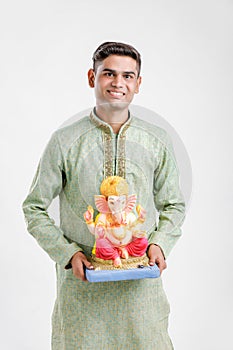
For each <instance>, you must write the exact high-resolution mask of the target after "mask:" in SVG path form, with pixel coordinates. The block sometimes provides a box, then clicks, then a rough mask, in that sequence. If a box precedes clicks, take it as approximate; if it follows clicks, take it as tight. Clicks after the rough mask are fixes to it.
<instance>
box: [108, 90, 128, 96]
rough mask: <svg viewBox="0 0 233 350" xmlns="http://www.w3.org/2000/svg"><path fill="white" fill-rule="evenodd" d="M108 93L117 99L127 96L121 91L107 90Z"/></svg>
mask: <svg viewBox="0 0 233 350" xmlns="http://www.w3.org/2000/svg"><path fill="white" fill-rule="evenodd" d="M107 92H108V93H109V95H111V96H112V97H116V98H118V97H122V96H125V93H124V92H120V91H112V90H107Z"/></svg>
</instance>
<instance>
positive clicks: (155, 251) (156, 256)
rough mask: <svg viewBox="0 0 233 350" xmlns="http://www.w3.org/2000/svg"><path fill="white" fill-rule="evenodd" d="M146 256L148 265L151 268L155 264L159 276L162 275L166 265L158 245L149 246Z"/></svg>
mask: <svg viewBox="0 0 233 350" xmlns="http://www.w3.org/2000/svg"><path fill="white" fill-rule="evenodd" d="M147 255H148V258H149V265H150V266H153V265H154V264H157V265H158V268H159V270H160V274H162V272H163V270H165V269H166V268H167V264H166V261H165V258H164V255H163V253H162V250H161V248H160V247H159V246H158V245H155V244H151V245H150V246H149V249H148V251H147Z"/></svg>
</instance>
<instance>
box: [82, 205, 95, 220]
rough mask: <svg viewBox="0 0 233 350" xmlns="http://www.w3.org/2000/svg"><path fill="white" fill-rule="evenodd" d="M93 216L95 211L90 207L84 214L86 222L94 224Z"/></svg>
mask: <svg viewBox="0 0 233 350" xmlns="http://www.w3.org/2000/svg"><path fill="white" fill-rule="evenodd" d="M93 214H94V209H93V208H92V206H91V205H88V207H87V211H86V212H85V213H84V214H83V217H84V220H85V221H86V223H87V224H90V223H92V222H93Z"/></svg>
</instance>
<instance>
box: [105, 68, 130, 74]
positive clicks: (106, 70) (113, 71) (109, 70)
mask: <svg viewBox="0 0 233 350" xmlns="http://www.w3.org/2000/svg"><path fill="white" fill-rule="evenodd" d="M102 72H110V73H117V71H116V70H114V69H110V68H104V69H103V70H102ZM122 73H123V74H133V75H135V76H136V73H135V72H133V71H125V72H122Z"/></svg>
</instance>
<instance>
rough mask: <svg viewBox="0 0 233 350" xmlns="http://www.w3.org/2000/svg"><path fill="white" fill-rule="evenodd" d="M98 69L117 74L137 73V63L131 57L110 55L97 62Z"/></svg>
mask: <svg viewBox="0 0 233 350" xmlns="http://www.w3.org/2000/svg"><path fill="white" fill-rule="evenodd" d="M97 69H100V70H101V71H103V70H109V71H114V72H116V73H125V72H134V73H137V61H136V60H134V59H133V58H132V57H130V56H118V55H110V56H108V57H106V58H105V59H104V60H103V61H99V62H97Z"/></svg>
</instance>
